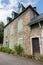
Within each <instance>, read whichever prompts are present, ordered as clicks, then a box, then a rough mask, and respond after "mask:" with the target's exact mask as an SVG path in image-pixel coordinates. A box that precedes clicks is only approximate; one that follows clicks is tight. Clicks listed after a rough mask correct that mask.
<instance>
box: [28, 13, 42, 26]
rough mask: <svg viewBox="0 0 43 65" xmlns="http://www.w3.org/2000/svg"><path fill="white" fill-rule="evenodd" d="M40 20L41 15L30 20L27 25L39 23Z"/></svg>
mask: <svg viewBox="0 0 43 65" xmlns="http://www.w3.org/2000/svg"><path fill="white" fill-rule="evenodd" d="M42 20H43V14H40V15H39V16H37V17H35V18H33V19H31V22H30V23H29V25H33V24H35V23H37V22H40V21H42Z"/></svg>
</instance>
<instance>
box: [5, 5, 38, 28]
mask: <svg viewBox="0 0 43 65" xmlns="http://www.w3.org/2000/svg"><path fill="white" fill-rule="evenodd" d="M29 8H31V10H32V11H34V12H35V13H36V14H37V15H39V13H38V12H37V11H36V10H34V8H33V7H32V6H31V5H29V6H28V7H27V8H25V10H24V11H22V12H21V13H20V14H18V16H17V17H16V18H18V17H19V16H20V15H22V14H23V13H24V12H25V11H27V10H28V9H29ZM16 18H14V19H13V20H12V21H11V22H9V23H8V24H6V25H5V26H4V28H5V27H7V26H8V25H9V24H10V23H12V22H13V21H14V20H15V19H16Z"/></svg>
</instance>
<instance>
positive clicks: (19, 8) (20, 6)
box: [18, 3, 22, 13]
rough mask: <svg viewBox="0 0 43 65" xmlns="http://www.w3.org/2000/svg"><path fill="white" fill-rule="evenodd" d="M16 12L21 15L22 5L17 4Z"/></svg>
mask: <svg viewBox="0 0 43 65" xmlns="http://www.w3.org/2000/svg"><path fill="white" fill-rule="evenodd" d="M18 12H19V13H21V12H22V5H21V4H20V3H19V5H18Z"/></svg>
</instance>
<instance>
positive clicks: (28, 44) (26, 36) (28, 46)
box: [3, 9, 40, 54]
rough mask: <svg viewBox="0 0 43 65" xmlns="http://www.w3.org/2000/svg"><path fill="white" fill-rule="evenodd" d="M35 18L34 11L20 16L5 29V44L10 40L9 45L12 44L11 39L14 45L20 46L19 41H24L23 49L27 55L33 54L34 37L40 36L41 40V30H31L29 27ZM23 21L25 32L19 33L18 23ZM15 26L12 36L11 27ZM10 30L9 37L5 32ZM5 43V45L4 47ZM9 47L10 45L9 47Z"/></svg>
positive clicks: (28, 11)
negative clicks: (20, 39)
mask: <svg viewBox="0 0 43 65" xmlns="http://www.w3.org/2000/svg"><path fill="white" fill-rule="evenodd" d="M34 16H37V14H36V13H35V12H34V11H32V10H31V9H28V10H26V11H25V12H24V13H23V14H22V15H20V16H19V17H18V18H16V19H15V20H14V21H13V22H11V23H10V24H9V25H8V26H6V27H5V28H4V43H5V41H6V40H8V43H9V44H10V41H11V39H13V40H14V45H15V44H18V39H19V38H22V39H23V45H22V46H23V48H24V50H25V52H26V53H27V54H32V53H33V52H32V40H31V38H32V37H34V36H35V37H36V36H38V37H39V39H40V28H36V29H33V30H30V27H29V26H28V23H29V22H30V21H31V18H34ZM20 19H22V20H23V22H22V23H23V31H22V32H18V21H19V20H20ZM12 25H13V26H14V34H12V35H11V34H10V33H11V31H10V29H11V26H12ZM6 29H8V36H6V34H5V30H6ZM4 43H3V45H4ZM8 47H9V45H8Z"/></svg>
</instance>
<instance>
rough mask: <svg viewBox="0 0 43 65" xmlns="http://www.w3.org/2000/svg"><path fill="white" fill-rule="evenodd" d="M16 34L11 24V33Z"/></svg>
mask: <svg viewBox="0 0 43 65" xmlns="http://www.w3.org/2000/svg"><path fill="white" fill-rule="evenodd" d="M12 34H14V26H13V25H12V26H11V35H12Z"/></svg>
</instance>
